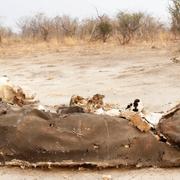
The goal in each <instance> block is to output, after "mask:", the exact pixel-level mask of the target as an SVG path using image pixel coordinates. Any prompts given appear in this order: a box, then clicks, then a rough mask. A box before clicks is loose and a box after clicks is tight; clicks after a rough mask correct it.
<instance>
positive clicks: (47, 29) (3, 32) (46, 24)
mask: <svg viewBox="0 0 180 180" xmlns="http://www.w3.org/2000/svg"><path fill="white" fill-rule="evenodd" d="M169 13H170V15H171V27H170V28H167V27H166V26H165V25H164V24H163V23H161V22H160V21H159V20H158V19H156V18H154V17H153V16H151V15H147V14H145V13H143V12H137V13H134V12H133V13H131V12H122V11H121V12H119V13H118V14H117V15H116V17H115V18H110V17H109V16H107V15H105V14H104V15H100V14H99V13H98V10H97V17H96V18H88V19H83V20H81V21H79V20H78V19H76V18H72V17H70V16H65V15H64V16H56V17H53V18H50V17H47V16H46V15H45V14H36V15H34V16H32V17H24V18H21V19H20V20H19V21H18V22H17V27H18V28H19V30H20V33H19V34H15V33H13V32H12V30H11V29H10V28H6V27H1V26H0V42H1V43H2V42H3V38H8V37H12V36H13V37H18V38H22V39H30V40H33V41H50V40H51V39H56V40H57V42H63V40H64V39H65V38H67V37H70V38H76V39H77V40H85V41H98V40H99V41H102V42H106V41H107V40H108V39H116V40H118V41H119V43H120V44H122V45H124V44H128V43H129V42H130V41H131V40H145V41H153V40H156V39H158V38H159V37H161V36H162V35H163V34H167V33H172V34H173V35H174V38H178V37H179V35H180V0H171V4H170V6H169Z"/></svg>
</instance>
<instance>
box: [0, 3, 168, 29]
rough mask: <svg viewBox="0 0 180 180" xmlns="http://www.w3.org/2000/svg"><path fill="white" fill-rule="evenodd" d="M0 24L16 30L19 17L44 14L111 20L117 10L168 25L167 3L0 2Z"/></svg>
mask: <svg viewBox="0 0 180 180" xmlns="http://www.w3.org/2000/svg"><path fill="white" fill-rule="evenodd" d="M0 2H1V3H0V4H1V5H0V23H1V24H3V25H7V26H10V27H12V28H16V22H17V21H18V19H20V18H21V17H23V16H32V15H34V14H36V13H45V14H47V15H48V16H56V15H63V14H65V15H70V16H72V17H78V18H80V19H82V18H85V17H91V16H95V15H96V8H97V9H98V11H99V14H101V13H102V14H104V13H106V14H108V15H110V16H112V17H114V16H115V15H116V13H117V12H118V11H120V10H125V11H133V12H134V11H143V12H146V13H148V14H152V15H153V16H155V17H157V18H159V19H160V20H162V22H168V21H169V15H168V4H169V0H0Z"/></svg>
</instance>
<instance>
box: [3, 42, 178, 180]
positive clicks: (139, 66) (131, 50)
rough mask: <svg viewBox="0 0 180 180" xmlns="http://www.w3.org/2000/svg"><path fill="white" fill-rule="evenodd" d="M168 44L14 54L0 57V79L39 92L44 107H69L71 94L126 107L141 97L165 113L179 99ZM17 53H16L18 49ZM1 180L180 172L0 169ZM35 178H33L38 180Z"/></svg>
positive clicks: (156, 176) (175, 67)
mask: <svg viewBox="0 0 180 180" xmlns="http://www.w3.org/2000/svg"><path fill="white" fill-rule="evenodd" d="M172 49H173V47H172V46H166V47H159V48H153V49H152V48H151V47H150V46H146V47H143V46H139V47H123V48H122V47H118V46H108V45H103V46H101V47H90V46H76V47H71V48H70V47H69V48H68V47H66V48H59V49H58V50H57V51H56V52H53V53H52V52H51V53H48V52H46V53H44V54H42V53H36V54H34V55H29V54H28V55H27V56H21V57H19V58H17V57H13V56H12V55H11V56H9V58H8V57H6V58H1V59H0V76H1V75H8V76H9V77H10V78H11V79H12V81H13V82H15V83H17V84H18V85H20V86H22V87H23V88H25V89H29V90H32V91H33V92H35V93H36V94H37V97H38V98H39V99H40V101H41V103H42V104H47V105H54V104H68V103H69V99H70V97H71V95H73V94H79V95H82V96H91V95H93V94H95V93H102V94H105V95H106V102H110V103H118V104H120V105H122V106H125V105H126V104H127V103H129V102H131V101H132V100H133V99H135V98H140V99H142V101H143V102H144V105H145V107H146V108H148V109H149V110H151V111H162V110H164V111H165V110H166V109H169V108H170V107H171V106H173V104H176V103H177V102H179V101H180V64H178V63H173V62H172V61H171V60H170V59H171V58H172V56H173V53H172ZM17 51H18V49H17ZM0 174H1V178H0V179H10V178H12V175H13V179H57V178H59V177H61V178H62V179H73V178H74V179H79V178H81V179H83V178H84V179H102V176H103V174H111V175H112V177H113V179H128V178H129V179H179V177H180V170H179V169H173V170H160V169H143V170H138V171H137V170H132V171H112V170H111V171H100V172H99V171H93V172H89V171H85V172H78V173H76V172H75V171H71V170H70V171H58V173H55V171H50V172H39V171H31V170H19V169H4V168H1V169H0ZM36 175H37V177H36Z"/></svg>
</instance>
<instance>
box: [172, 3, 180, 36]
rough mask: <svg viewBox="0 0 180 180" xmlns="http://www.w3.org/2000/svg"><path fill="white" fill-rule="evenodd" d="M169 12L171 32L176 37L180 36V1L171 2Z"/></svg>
mask: <svg viewBox="0 0 180 180" xmlns="http://www.w3.org/2000/svg"><path fill="white" fill-rule="evenodd" d="M169 12H170V15H171V30H172V32H173V33H174V35H175V37H176V36H177V35H179V34H180V0H171V5H170V6H169Z"/></svg>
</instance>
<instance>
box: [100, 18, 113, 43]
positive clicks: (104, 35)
mask: <svg viewBox="0 0 180 180" xmlns="http://www.w3.org/2000/svg"><path fill="white" fill-rule="evenodd" d="M97 32H98V36H99V38H100V39H102V41H103V42H106V41H107V39H108V38H109V37H110V35H111V32H112V25H111V23H110V20H109V19H108V18H104V17H103V18H102V19H100V21H99V22H98V24H97Z"/></svg>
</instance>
